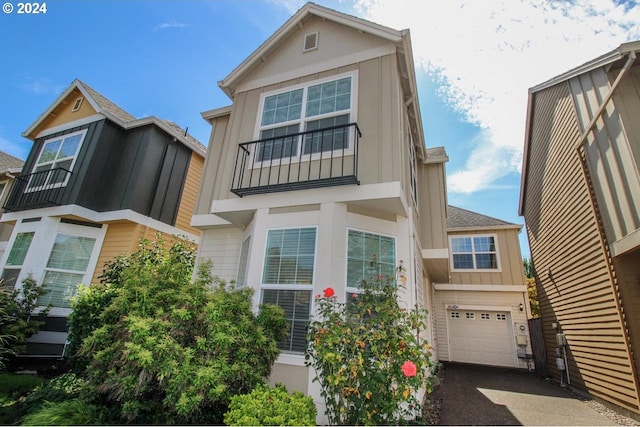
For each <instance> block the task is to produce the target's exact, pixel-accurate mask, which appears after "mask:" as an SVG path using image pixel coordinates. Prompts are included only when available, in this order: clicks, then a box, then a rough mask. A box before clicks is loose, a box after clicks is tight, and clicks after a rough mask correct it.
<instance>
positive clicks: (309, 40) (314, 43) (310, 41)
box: [302, 31, 318, 52]
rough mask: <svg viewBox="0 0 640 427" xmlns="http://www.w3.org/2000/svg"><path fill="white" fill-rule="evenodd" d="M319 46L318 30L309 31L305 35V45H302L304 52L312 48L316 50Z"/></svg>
mask: <svg viewBox="0 0 640 427" xmlns="http://www.w3.org/2000/svg"><path fill="white" fill-rule="evenodd" d="M317 48H318V32H317V31H316V32H315V33H309V34H307V35H306V36H304V46H303V47H302V51H303V52H308V51H310V50H314V49H317Z"/></svg>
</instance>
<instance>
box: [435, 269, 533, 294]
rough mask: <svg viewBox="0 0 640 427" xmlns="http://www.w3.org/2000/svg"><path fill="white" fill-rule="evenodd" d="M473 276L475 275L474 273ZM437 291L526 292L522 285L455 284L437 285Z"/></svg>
mask: <svg viewBox="0 0 640 427" xmlns="http://www.w3.org/2000/svg"><path fill="white" fill-rule="evenodd" d="M472 274H473V273H472ZM434 287H435V289H436V291H470V292H526V291H527V287H526V286H525V284H524V283H523V284H522V285H473V284H470V285H461V284H455V283H435V284H434Z"/></svg>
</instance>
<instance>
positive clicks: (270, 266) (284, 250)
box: [261, 227, 316, 353]
mask: <svg viewBox="0 0 640 427" xmlns="http://www.w3.org/2000/svg"><path fill="white" fill-rule="evenodd" d="M315 254H316V228H315V227H305V228H285V229H271V230H269V231H268V234H267V245H266V250H265V261H264V269H263V273H262V286H261V288H262V289H261V292H262V304H276V305H278V306H280V307H282V309H283V310H284V312H285V316H286V318H287V322H288V323H289V334H288V335H287V336H286V337H285V338H284V339H283V340H282V341H281V342H279V343H278V348H280V349H281V350H283V351H286V352H295V353H304V351H305V350H306V348H307V329H308V327H309V319H310V316H311V296H312V293H313V278H314V270H315Z"/></svg>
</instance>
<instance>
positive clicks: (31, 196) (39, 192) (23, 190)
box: [4, 168, 71, 211]
mask: <svg viewBox="0 0 640 427" xmlns="http://www.w3.org/2000/svg"><path fill="white" fill-rule="evenodd" d="M70 176H71V171H68V170H66V169H64V168H54V169H48V170H45V171H40V172H34V173H31V174H28V175H21V176H18V177H16V181H15V183H14V185H13V189H12V191H11V194H10V195H9V197H8V199H7V203H6V204H5V206H4V208H5V209H6V210H7V211H20V210H25V209H36V208H43V207H48V206H58V205H60V204H62V197H63V196H64V194H65V188H66V187H65V186H66V184H67V182H68V181H69V177H70Z"/></svg>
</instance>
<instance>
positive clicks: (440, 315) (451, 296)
mask: <svg viewBox="0 0 640 427" xmlns="http://www.w3.org/2000/svg"><path fill="white" fill-rule="evenodd" d="M521 228H522V226H521V225H517V224H511V223H508V222H505V221H502V220H499V219H496V218H492V217H488V216H486V215H481V214H479V213H476V212H470V211H468V210H465V209H461V208H458V207H455V206H449V207H448V218H447V235H448V238H449V251H450V263H451V264H450V279H449V280H448V281H446V282H441V283H438V282H436V283H434V284H433V288H434V289H435V294H434V304H433V307H432V310H433V312H434V313H435V316H436V319H437V330H436V332H437V337H438V347H437V349H438V358H439V359H440V360H441V361H451V362H461V363H475V364H481V365H492V366H503V367H509V368H514V367H515V368H528V369H532V368H533V361H532V348H531V342H530V340H529V326H528V324H527V319H528V317H529V315H528V313H529V310H530V308H529V299H528V296H527V290H526V287H525V278H524V271H523V266H522V255H521V251H520V242H519V240H518V234H519V233H520V230H521Z"/></svg>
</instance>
